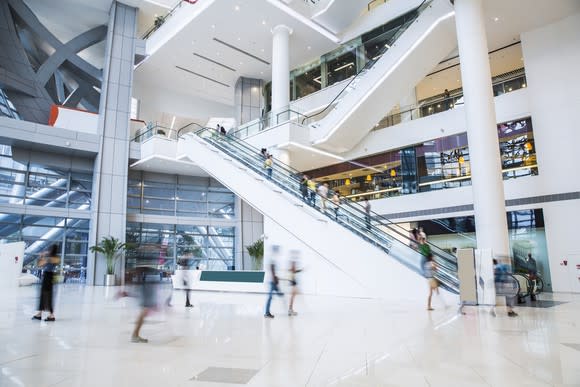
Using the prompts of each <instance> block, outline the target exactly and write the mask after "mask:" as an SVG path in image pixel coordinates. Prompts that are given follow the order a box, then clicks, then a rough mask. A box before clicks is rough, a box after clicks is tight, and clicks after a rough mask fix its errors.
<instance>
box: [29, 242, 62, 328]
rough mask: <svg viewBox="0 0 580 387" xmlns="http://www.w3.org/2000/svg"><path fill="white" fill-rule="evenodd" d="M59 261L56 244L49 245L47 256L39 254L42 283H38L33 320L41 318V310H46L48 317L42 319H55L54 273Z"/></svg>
mask: <svg viewBox="0 0 580 387" xmlns="http://www.w3.org/2000/svg"><path fill="white" fill-rule="evenodd" d="M59 262H60V257H59V256H58V246H57V245H56V244H54V245H52V246H50V249H49V250H48V257H46V258H45V257H44V255H42V256H41V258H40V259H39V260H38V266H39V267H41V268H42V284H41V285H40V299H39V302H38V311H37V312H36V314H35V315H34V316H32V319H33V320H42V312H43V311H47V312H48V313H49V314H48V317H46V318H45V319H44V321H55V320H56V318H55V317H54V292H53V287H54V286H53V285H54V273H55V272H56V268H57V266H58V263H59Z"/></svg>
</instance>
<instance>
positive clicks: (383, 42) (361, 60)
mask: <svg viewBox="0 0 580 387" xmlns="http://www.w3.org/2000/svg"><path fill="white" fill-rule="evenodd" d="M416 13H417V11H415V10H413V11H411V12H409V13H407V14H405V15H402V16H400V17H398V18H397V19H395V20H392V21H390V22H388V23H386V24H384V25H382V26H380V27H377V28H375V29H374V30H372V31H370V32H368V33H366V34H364V35H362V36H359V37H357V38H355V39H353V40H351V41H349V42H348V43H345V44H344V45H342V46H340V47H339V48H337V49H336V50H334V51H332V52H329V53H327V54H325V55H323V56H321V57H320V58H317V59H316V60H314V61H312V62H310V63H308V64H305V65H303V66H301V67H299V68H297V69H294V70H292V71H291V72H290V100H291V101H294V100H296V99H298V98H302V97H305V96H307V95H309V94H312V93H315V92H317V91H319V90H321V89H323V88H325V87H328V86H332V85H334V84H335V83H338V82H341V81H344V80H346V79H349V78H350V77H352V76H354V75H356V74H357V73H358V72H359V71H361V70H362V69H363V68H364V67H365V65H366V64H367V63H368V62H370V61H375V60H377V59H378V58H380V56H381V53H382V52H384V50H385V49H388V48H389V47H390V46H389V45H388V44H387V42H390V41H391V40H392V39H393V37H394V36H395V35H396V34H397V32H398V31H399V29H400V28H401V27H405V26H406V24H407V23H408V22H409V21H410V20H412V19H413V18H414V17H415V16H416ZM271 92H272V90H271V83H267V84H266V86H265V87H264V99H265V101H266V110H265V112H269V111H270V109H271V106H270V104H271V103H270V101H271Z"/></svg>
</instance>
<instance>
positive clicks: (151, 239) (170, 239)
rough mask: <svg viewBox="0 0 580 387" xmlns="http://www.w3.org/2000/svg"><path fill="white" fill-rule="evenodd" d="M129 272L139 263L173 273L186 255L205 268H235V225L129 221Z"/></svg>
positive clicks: (196, 264)
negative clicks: (189, 255)
mask: <svg viewBox="0 0 580 387" xmlns="http://www.w3.org/2000/svg"><path fill="white" fill-rule="evenodd" d="M127 242H129V243H130V244H131V245H132V246H133V248H132V249H131V250H130V251H129V252H128V254H127V261H126V267H127V271H128V272H130V271H131V269H133V268H135V267H139V266H149V267H155V268H157V269H159V270H161V271H163V272H166V273H172V272H173V271H174V270H175V268H176V267H177V265H178V263H179V260H180V259H181V258H183V257H184V256H185V255H186V254H191V255H192V256H193V258H192V259H193V262H192V263H191V265H192V266H193V267H196V266H197V267H199V268H200V269H202V270H235V258H234V257H235V227H220V226H211V225H184V224H177V225H176V224H160V223H137V222H128V223H127Z"/></svg>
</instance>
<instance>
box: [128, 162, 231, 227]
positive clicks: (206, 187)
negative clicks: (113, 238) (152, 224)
mask: <svg viewBox="0 0 580 387" xmlns="http://www.w3.org/2000/svg"><path fill="white" fill-rule="evenodd" d="M234 203H235V196H234V194H233V193H231V192H230V191H228V190H227V189H226V188H224V187H223V186H221V185H219V184H218V183H217V182H215V181H214V180H210V179H209V178H200V179H198V180H195V179H192V178H190V177H183V176H174V175H163V177H162V178H160V176H159V175H147V174H143V173H139V172H138V173H130V174H129V184H128V188H127V212H128V213H141V214H151V215H170V216H185V217H193V218H221V219H232V218H233V217H234V216H235V206H234Z"/></svg>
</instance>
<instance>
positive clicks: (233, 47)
mask: <svg viewBox="0 0 580 387" xmlns="http://www.w3.org/2000/svg"><path fill="white" fill-rule="evenodd" d="M213 40H214V41H216V42H218V43H221V44H223V45H224V46H226V47H229V48H231V49H232V50H236V51H237V52H241V53H242V54H244V55H246V56H249V57H250V58H252V59H255V60H257V61H259V62H262V63H264V64H266V65H268V66H269V65H270V62H267V61H265V60H264V59H262V58H258V57H257V56H255V55H252V54H250V53H249V52H247V51H244V50H242V49H241V48H237V47H236V46H234V45H231V44H229V43H226V42H224V41H223V40H219V39H218V38H213Z"/></svg>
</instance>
